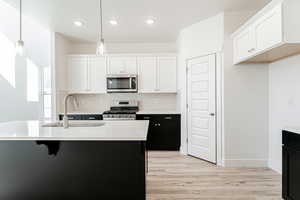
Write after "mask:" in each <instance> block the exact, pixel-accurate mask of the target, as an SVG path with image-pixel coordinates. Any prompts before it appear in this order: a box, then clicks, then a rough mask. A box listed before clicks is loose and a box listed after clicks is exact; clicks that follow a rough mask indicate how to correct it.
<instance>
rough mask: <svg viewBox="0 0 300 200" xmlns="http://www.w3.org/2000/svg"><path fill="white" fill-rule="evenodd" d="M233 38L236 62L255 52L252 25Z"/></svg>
mask: <svg viewBox="0 0 300 200" xmlns="http://www.w3.org/2000/svg"><path fill="white" fill-rule="evenodd" d="M233 40H234V61H235V63H237V62H239V61H241V60H243V59H245V58H247V57H249V56H251V55H253V54H254V53H255V43H254V40H253V31H252V28H251V27H250V28H248V29H246V30H245V31H243V32H241V33H240V34H239V35H237V36H236V37H235V38H234V39H233Z"/></svg>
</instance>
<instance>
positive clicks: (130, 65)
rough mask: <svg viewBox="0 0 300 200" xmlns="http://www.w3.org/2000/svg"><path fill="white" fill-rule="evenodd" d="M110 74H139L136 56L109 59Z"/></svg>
mask: <svg viewBox="0 0 300 200" xmlns="http://www.w3.org/2000/svg"><path fill="white" fill-rule="evenodd" d="M108 74H137V58H136V57H134V56H111V57H109V58H108Z"/></svg>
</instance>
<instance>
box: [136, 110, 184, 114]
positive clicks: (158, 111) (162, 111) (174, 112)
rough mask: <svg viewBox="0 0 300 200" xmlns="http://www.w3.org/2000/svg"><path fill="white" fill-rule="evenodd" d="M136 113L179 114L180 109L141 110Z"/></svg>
mask: <svg viewBox="0 0 300 200" xmlns="http://www.w3.org/2000/svg"><path fill="white" fill-rule="evenodd" d="M136 114H138V115H176V114H179V115H180V112H179V111H176V110H161V111H160V110H140V111H139V112H137V113H136Z"/></svg>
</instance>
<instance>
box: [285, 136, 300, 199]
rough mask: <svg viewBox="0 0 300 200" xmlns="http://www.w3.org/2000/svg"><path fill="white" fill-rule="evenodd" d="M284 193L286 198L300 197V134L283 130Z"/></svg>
mask: <svg viewBox="0 0 300 200" xmlns="http://www.w3.org/2000/svg"><path fill="white" fill-rule="evenodd" d="M282 135H283V147H282V148H283V150H282V157H283V159H282V161H283V163H282V175H283V177H282V193H283V198H284V199H286V200H296V199H300V190H299V188H300V135H299V134H297V133H292V132H289V131H283V132H282Z"/></svg>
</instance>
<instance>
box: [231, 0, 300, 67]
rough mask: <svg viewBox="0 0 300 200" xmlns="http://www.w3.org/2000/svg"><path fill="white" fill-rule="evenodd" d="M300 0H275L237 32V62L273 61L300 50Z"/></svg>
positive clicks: (234, 34)
mask: <svg viewBox="0 0 300 200" xmlns="http://www.w3.org/2000/svg"><path fill="white" fill-rule="evenodd" d="M299 10H300V1H299V0H278V1H272V2H271V3H270V4H268V5H267V6H266V7H265V8H263V9H262V10H261V11H260V12H258V13H257V14H256V15H255V16H253V17H252V18H251V19H250V20H249V21H248V22H246V23H245V25H243V26H242V27H241V28H240V29H239V30H238V31H236V32H235V33H233V35H232V36H233V43H234V64H239V63H269V62H273V61H276V60H279V59H281V58H285V57H288V56H291V55H295V54H298V53H300V20H298V19H299V18H300V12H299Z"/></svg>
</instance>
